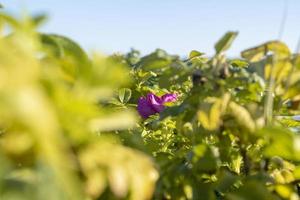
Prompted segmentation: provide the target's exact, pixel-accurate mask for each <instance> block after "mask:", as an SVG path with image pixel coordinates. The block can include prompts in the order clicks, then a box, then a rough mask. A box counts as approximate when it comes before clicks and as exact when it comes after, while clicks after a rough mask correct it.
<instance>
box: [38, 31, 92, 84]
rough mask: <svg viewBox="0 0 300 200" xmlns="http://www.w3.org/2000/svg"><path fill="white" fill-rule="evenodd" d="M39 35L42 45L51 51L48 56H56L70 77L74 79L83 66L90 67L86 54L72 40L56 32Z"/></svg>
mask: <svg viewBox="0 0 300 200" xmlns="http://www.w3.org/2000/svg"><path fill="white" fill-rule="evenodd" d="M40 37H41V42H42V44H43V45H44V47H45V48H46V49H47V50H50V52H51V53H50V55H49V57H52V56H56V58H57V59H58V60H59V61H60V64H61V65H60V66H61V67H62V68H63V70H64V72H65V73H66V74H67V75H68V76H70V77H71V79H76V77H77V76H78V75H79V74H80V73H82V72H83V71H84V68H89V67H90V65H91V63H90V60H89V58H88V55H87V54H86V53H85V52H84V51H83V49H82V48H81V47H80V46H79V45H78V44H77V43H75V42H74V41H73V40H71V39H69V38H67V37H64V36H60V35H56V34H41V35H40ZM48 52H49V51H48ZM51 54H52V55H51Z"/></svg>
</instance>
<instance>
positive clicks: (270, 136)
mask: <svg viewBox="0 0 300 200" xmlns="http://www.w3.org/2000/svg"><path fill="white" fill-rule="evenodd" d="M261 134H262V135H264V136H266V141H267V142H268V143H267V146H266V147H265V149H264V155H265V156H266V157H268V158H271V157H273V156H280V157H282V158H284V159H288V160H294V161H300V136H298V135H295V134H294V133H292V132H291V131H289V130H288V129H283V128H277V127H269V128H264V129H263V130H262V131H261Z"/></svg>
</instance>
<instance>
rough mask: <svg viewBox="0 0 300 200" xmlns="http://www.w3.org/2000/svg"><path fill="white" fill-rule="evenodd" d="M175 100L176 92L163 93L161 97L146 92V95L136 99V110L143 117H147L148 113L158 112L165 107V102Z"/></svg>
mask: <svg viewBox="0 0 300 200" xmlns="http://www.w3.org/2000/svg"><path fill="white" fill-rule="evenodd" d="M176 100H177V95H176V94H165V95H163V96H161V97H158V96H156V95H155V94H153V93H148V94H147V97H140V98H139V101H138V106H137V109H138V112H139V113H140V115H141V116H142V117H143V118H145V119H146V118H148V117H149V116H150V115H154V114H155V113H159V112H161V111H163V109H164V108H165V106H164V104H165V103H167V102H174V101H176Z"/></svg>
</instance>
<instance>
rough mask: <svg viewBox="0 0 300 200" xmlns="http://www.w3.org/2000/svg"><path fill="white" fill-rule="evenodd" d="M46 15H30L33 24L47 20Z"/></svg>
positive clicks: (39, 23)
mask: <svg viewBox="0 0 300 200" xmlns="http://www.w3.org/2000/svg"><path fill="white" fill-rule="evenodd" d="M47 19H48V17H47V15H45V14H39V15H35V16H33V17H32V21H33V23H34V25H35V26H40V25H42V24H43V23H45V22H46V21H47Z"/></svg>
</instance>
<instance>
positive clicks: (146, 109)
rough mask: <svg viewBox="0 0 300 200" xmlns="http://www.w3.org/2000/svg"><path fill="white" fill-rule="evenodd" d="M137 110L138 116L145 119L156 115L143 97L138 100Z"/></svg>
mask: <svg viewBox="0 0 300 200" xmlns="http://www.w3.org/2000/svg"><path fill="white" fill-rule="evenodd" d="M137 110H138V112H139V114H140V115H141V116H142V117H143V118H145V119H146V118H148V117H149V116H150V115H153V114H155V113H156V111H155V110H154V109H153V108H152V106H151V104H150V103H149V101H148V100H147V99H146V98H145V97H141V98H139V100H138V106H137Z"/></svg>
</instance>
